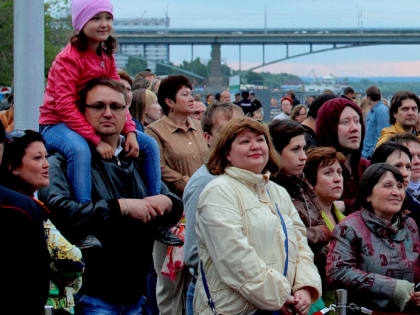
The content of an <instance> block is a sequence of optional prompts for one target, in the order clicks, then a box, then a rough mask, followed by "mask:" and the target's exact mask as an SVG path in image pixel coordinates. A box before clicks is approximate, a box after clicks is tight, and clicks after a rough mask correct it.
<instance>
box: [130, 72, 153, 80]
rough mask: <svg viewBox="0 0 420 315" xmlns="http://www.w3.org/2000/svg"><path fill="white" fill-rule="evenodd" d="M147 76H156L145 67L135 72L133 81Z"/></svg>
mask: <svg viewBox="0 0 420 315" xmlns="http://www.w3.org/2000/svg"><path fill="white" fill-rule="evenodd" d="M149 76H153V77H156V75H155V74H154V73H153V72H152V71H150V70H149V69H146V70H145V71H140V72H139V73H137V74H136V76H135V77H134V81H136V80H137V79H139V78H143V79H145V78H147V77H149Z"/></svg>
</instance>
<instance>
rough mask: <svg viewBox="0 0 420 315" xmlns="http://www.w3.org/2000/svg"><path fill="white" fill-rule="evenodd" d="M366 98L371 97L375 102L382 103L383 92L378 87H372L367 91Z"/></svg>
mask: <svg viewBox="0 0 420 315" xmlns="http://www.w3.org/2000/svg"><path fill="white" fill-rule="evenodd" d="M366 96H367V97H369V98H370V99H371V100H372V101H373V102H377V101H380V100H381V90H379V89H378V88H377V87H376V86H370V87H368V89H367V90H366Z"/></svg>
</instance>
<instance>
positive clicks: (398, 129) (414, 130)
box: [392, 122, 419, 136]
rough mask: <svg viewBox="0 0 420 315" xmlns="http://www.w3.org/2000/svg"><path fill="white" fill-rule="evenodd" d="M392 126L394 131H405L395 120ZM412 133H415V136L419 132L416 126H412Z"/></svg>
mask: <svg viewBox="0 0 420 315" xmlns="http://www.w3.org/2000/svg"><path fill="white" fill-rule="evenodd" d="M392 127H394V130H395V132H396V133H406V131H405V130H404V128H403V127H401V125H400V124H399V123H397V122H395V124H393V125H392ZM413 134H414V135H416V136H417V135H418V134H419V133H418V131H417V129H416V127H414V129H413Z"/></svg>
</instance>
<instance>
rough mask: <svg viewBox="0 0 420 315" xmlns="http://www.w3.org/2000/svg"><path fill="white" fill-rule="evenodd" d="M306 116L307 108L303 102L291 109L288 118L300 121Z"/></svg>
mask: <svg viewBox="0 0 420 315" xmlns="http://www.w3.org/2000/svg"><path fill="white" fill-rule="evenodd" d="M307 116H308V108H307V107H306V105H305V104H300V105H296V106H295V107H293V109H292V113H291V114H290V119H291V120H294V121H297V122H298V123H302V122H303V121H304V120H305V119H306V117H307Z"/></svg>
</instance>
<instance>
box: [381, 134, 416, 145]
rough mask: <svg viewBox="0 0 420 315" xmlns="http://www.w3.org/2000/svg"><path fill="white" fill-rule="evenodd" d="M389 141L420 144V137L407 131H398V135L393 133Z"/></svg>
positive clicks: (402, 143)
mask: <svg viewBox="0 0 420 315" xmlns="http://www.w3.org/2000/svg"><path fill="white" fill-rule="evenodd" d="M387 142H392V143H397V144H401V145H407V144H408V143H410V142H415V143H417V144H420V139H419V138H418V137H417V136H415V135H413V134H412V133H409V132H407V133H397V134H396V135H393V136H392V137H391V138H389V139H388V140H387Z"/></svg>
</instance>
